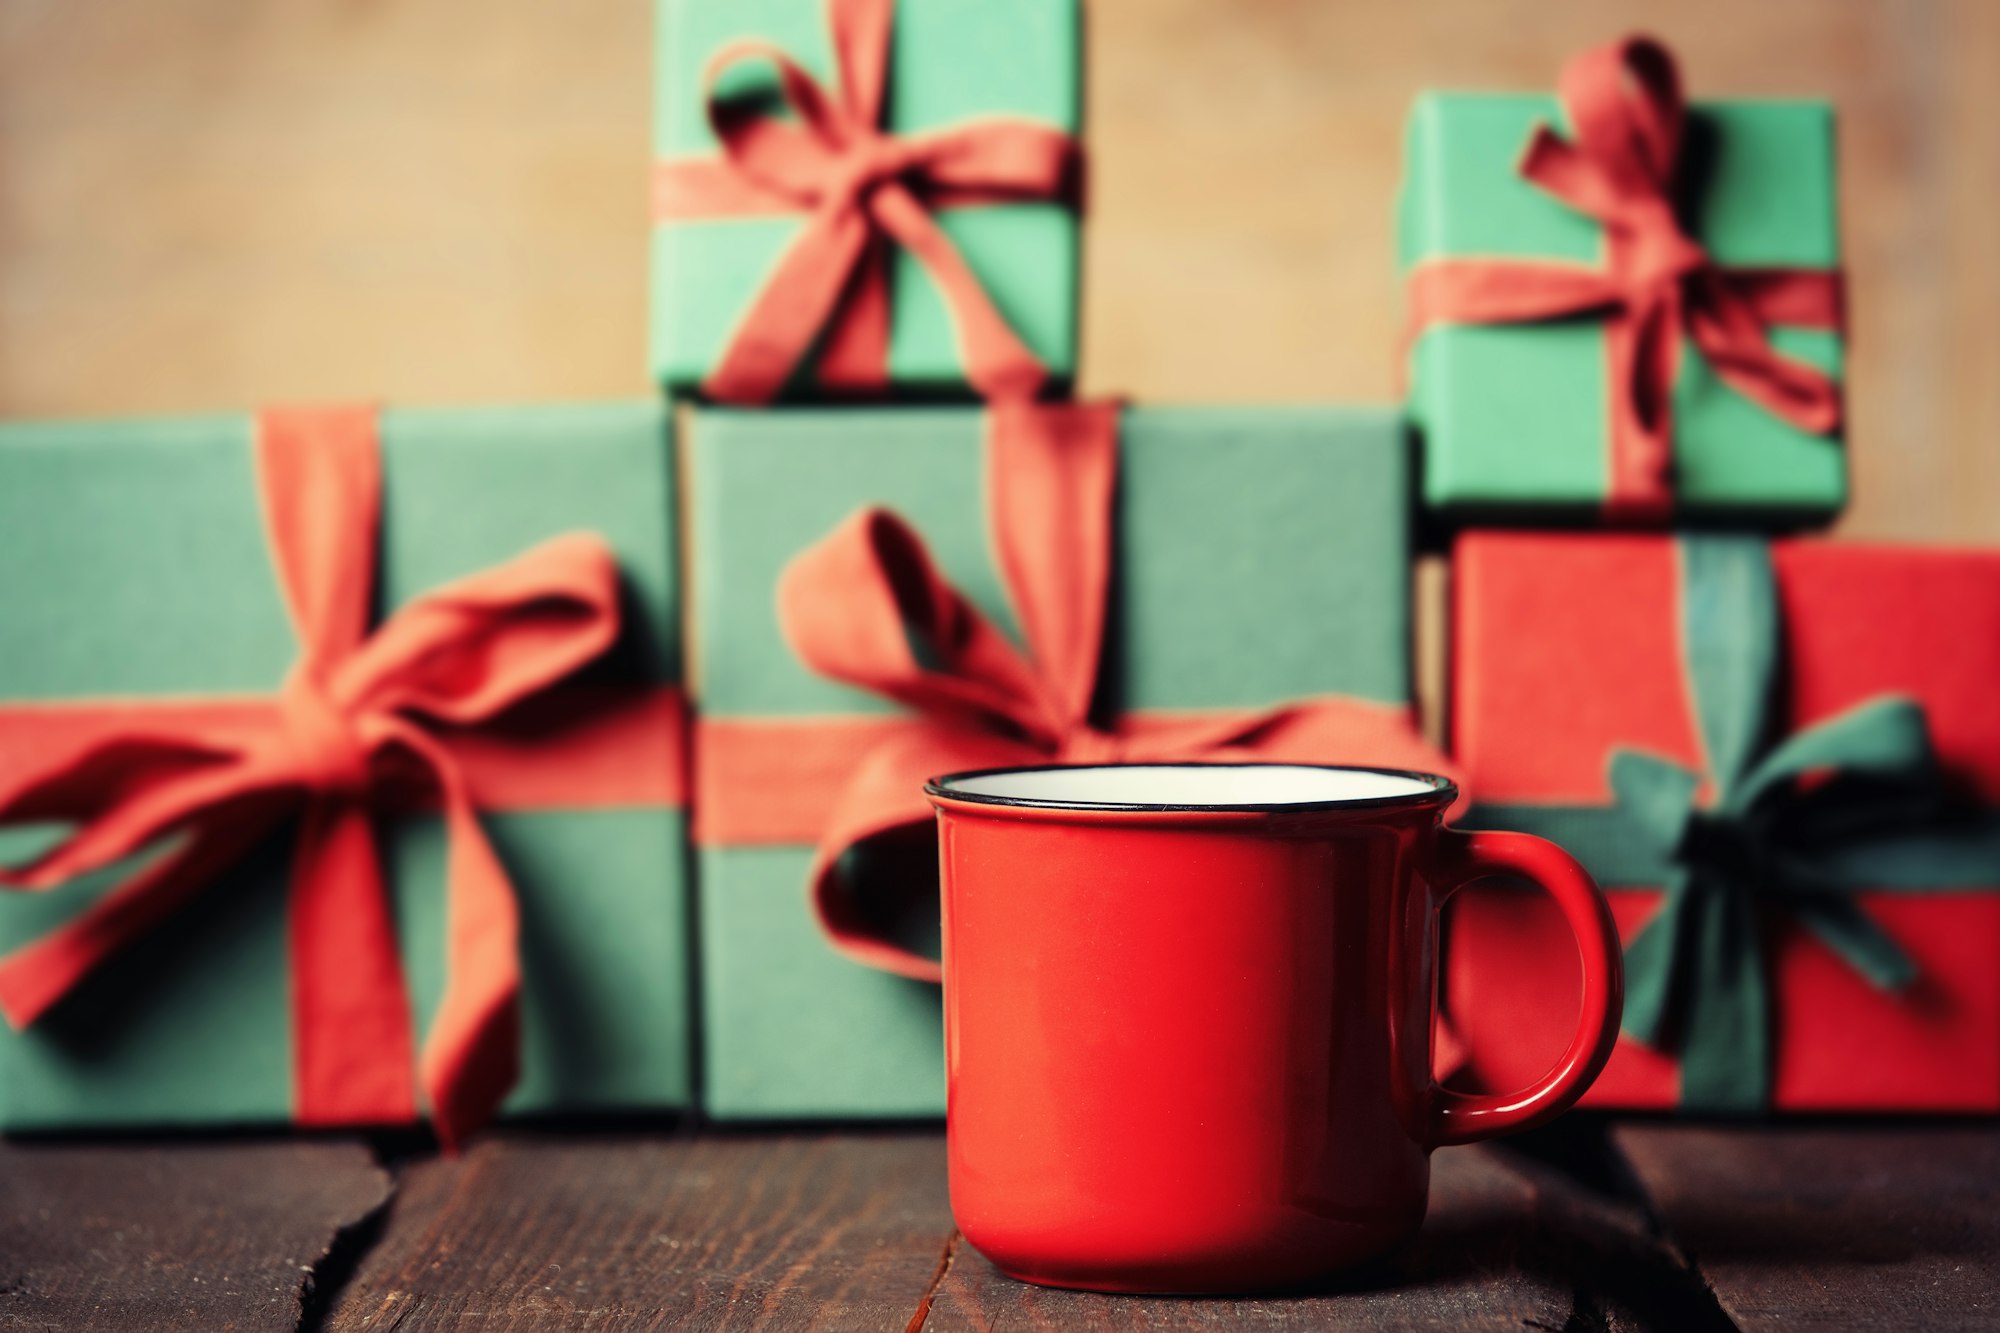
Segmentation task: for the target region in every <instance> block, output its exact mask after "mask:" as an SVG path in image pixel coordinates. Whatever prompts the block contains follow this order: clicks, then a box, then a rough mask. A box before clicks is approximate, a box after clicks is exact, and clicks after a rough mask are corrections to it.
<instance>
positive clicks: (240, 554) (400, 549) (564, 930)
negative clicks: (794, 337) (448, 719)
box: [0, 404, 692, 1131]
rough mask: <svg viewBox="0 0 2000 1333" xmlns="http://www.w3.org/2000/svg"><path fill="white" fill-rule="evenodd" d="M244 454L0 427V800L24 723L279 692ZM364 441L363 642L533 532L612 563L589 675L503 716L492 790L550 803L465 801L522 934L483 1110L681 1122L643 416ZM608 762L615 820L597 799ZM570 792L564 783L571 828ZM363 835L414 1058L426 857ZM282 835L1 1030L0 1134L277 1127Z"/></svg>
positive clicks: (11, 849)
mask: <svg viewBox="0 0 2000 1333" xmlns="http://www.w3.org/2000/svg"><path fill="white" fill-rule="evenodd" d="M257 429H258V427H257V426H256V424H255V423H254V422H253V421H252V419H250V418H247V417H240V416H238V417H229V416H221V417H211V418H198V419H186V420H161V421H131V422H107V423H62V424H16V425H9V426H5V427H0V571H4V573H0V623H4V624H5V625H6V626H7V630H6V641H7V645H8V648H7V651H6V652H5V653H0V789H5V788H7V787H8V786H9V785H10V784H13V783H18V782H19V781H20V780H21V779H22V775H23V769H24V766H25V764H26V762H27V756H28V755H30V754H31V753H32V751H33V744H34V737H35V733H36V724H37V723H38V722H41V723H46V722H48V721H49V720H50V719H52V718H53V719H55V720H58V721H60V720H61V719H62V718H63V717H65V716H73V715H74V714H75V713H76V711H77V710H79V709H83V710H89V709H93V708H96V707H98V706H99V705H101V704H105V703H106V702H107V701H108V702H109V703H110V704H112V705H115V706H125V707H131V708H134V709H136V710H138V712H137V717H138V718H139V719H140V725H141V726H142V727H143V726H144V725H145V721H146V719H149V718H151V717H153V716H155V715H156V714H157V715H160V716H171V715H172V714H173V710H175V709H183V708H188V707H202V706H206V704H208V703H211V702H215V701H221V704H220V705H219V706H225V707H226V706H227V705H228V703H229V701H231V700H236V701H239V702H242V703H243V706H244V707H246V708H250V709H255V708H258V707H262V706H265V701H267V700H269V699H271V698H272V697H273V696H274V694H275V692H276V691H278V690H279V688H280V684H281V682H283V681H285V680H286V679H287V675H288V672H289V671H291V669H292V664H293V663H294V661H295V660H296V659H298V658H299V654H300V652H301V644H300V638H299V635H298V632H296V631H295V630H294V627H293V624H292V622H291V620H290V619H288V616H287V611H286V605H285V601H284V597H283V593H282V589H281V586H280V583H279V580H278V578H277V577H276V575H275V573H274V566H273V559H274V555H273V545H272V533H271V530H270V529H269V528H268V527H267V523H269V522H276V521H277V520H276V519H275V518H273V517H271V516H270V515H267V514H265V513H264V512H262V504H260V492H259V486H260V469H259V458H260V455H257V454H255V453H254V452H253V438H254V436H255V433H256V431H257ZM374 429H375V438H376V439H377V440H378V441H379V457H380V460H381V490H380V504H381V514H380V538H379V543H378V545H377V547H376V550H377V575H376V579H375V585H374V599H375V611H374V614H373V617H372V618H371V620H370V624H371V625H374V624H378V623H381V622H382V621H384V620H386V619H387V618H388V617H389V616H391V615H393V614H395V613H396V612H397V611H398V609H399V608H404V607H406V606H407V605H408V604H409V603H411V602H412V600H413V599H418V598H420V597H423V596H424V595H426V594H428V593H431V592H432V591H433V590H435V589H437V588H438V587H439V586H440V585H443V584H447V583H449V582H451V581H454V580H462V579H464V578H465V576H468V575H471V574H473V573H474V572H475V571H483V570H487V569H489V568H490V567H493V566H496V565H499V564H500V563H501V562H506V561H512V560H514V559H515V558H516V557H518V556H520V555H521V554H522V553H523V552H525V551H528V550H529V548H532V547H535V546H536V545H537V544H538V543H542V542H544V541H545V540H546V539H549V538H552V537H555V536H557V535H558V534H563V533H574V532H578V531H582V532H587V533H590V534H594V535H595V537H596V538H598V539H599V540H601V542H602V543H603V544H604V546H605V547H608V549H609V551H610V553H611V554H612V555H613V556H614V557H615V560H616V575H615V579H616V586H617V594H616V596H617V599H618V602H619V619H618V634H617V638H616V640H615V641H614V642H612V643H611V646H610V648H609V650H608V651H606V652H604V653H603V654H602V655H600V656H598V657H596V659H595V660H593V661H591V662H590V664H589V665H588V666H587V667H586V668H584V669H583V670H582V671H581V672H579V673H577V674H576V676H575V678H574V679H573V680H572V679H565V680H564V681H563V682H561V687H560V689H568V690H571V691H572V693H571V694H569V695H567V696H564V698H567V699H568V700H569V703H567V704H566V703H565V702H564V698H558V697H556V696H557V695H558V694H560V689H555V690H551V691H549V692H548V697H547V698H543V699H531V700H529V701H528V702H527V703H526V704H524V705H522V706H521V712H519V713H514V712H510V713H507V714H503V715H502V718H501V723H502V724H506V723H507V720H508V719H510V718H512V719H516V722H515V723H513V724H509V725H516V726H524V727H525V730H520V731H517V732H514V733H510V734H512V735H513V740H512V741H509V742H506V744H512V745H515V746H517V747H520V748H519V750H518V751H517V752H516V753H515V756H514V760H515V762H514V764H513V767H514V768H515V769H516V770H519V769H521V768H522V767H524V764H523V763H522V762H521V761H522V760H523V758H525V767H526V768H528V769H530V770H534V769H540V770H541V771H540V772H539V773H536V772H530V774H529V777H530V778H531V779H532V780H533V783H532V784H531V785H538V787H539V788H540V789H549V788H551V787H553V788H555V789H556V790H557V793H558V794H557V796H556V797H555V799H553V800H551V801H549V802H548V803H547V805H546V806H543V804H542V803H541V802H540V801H539V800H527V799H513V800H507V799H503V800H499V801H496V802H489V801H487V800H485V799H483V798H481V797H480V796H479V795H478V794H477V793H478V792H480V790H481V787H480V782H481V781H482V778H481V777H480V776H479V775H477V774H475V775H474V776H473V777H472V779H471V783H472V787H473V790H474V791H475V797H474V800H475V804H477V805H479V806H480V807H481V811H480V813H481V818H480V824H481V826H482V827H483V828H484V830H485V833H486V835H487V837H488V839H489V840H490V842H491V843H492V845H493V847H494V849H495V850H496V852H497V854H498V858H499V860H500V861H501V862H502V864H503V866H504V868H505V871H506V873H507V875H508V877H509V878H510V879H511V881H512V884H513V887H514V891H515V896H516V899H517V901H518V905H519V915H520V932H519V939H520V946H519V953H520V967H521V972H522V983H521V1005H520V1019H521V1033H520V1043H519V1046H520V1061H521V1073H520V1077H519V1079H518V1082H517V1083H516V1084H515V1086H514V1087H513V1090H512V1093H511V1095H510V1096H508V1098H507V1100H506V1102H505V1106H504V1108H503V1109H504V1110H506V1111H508V1112H514V1113H522V1114H529V1113H550V1112H590V1113H613V1112H636V1111H641V1110H647V1111H651V1110H659V1109H663V1108H678V1107H683V1106H685V1105H687V1104H688V1102H689V1100H690V1083H691V1072H692V1067H691V1055H690V1051H691V1045H692V1043H691V1037H690V1033H691V1026H692V1024H691V1018H690V1009H691V981H690V977H689V964H688V949H687V941H686V912H687V903H686V899H687V888H686V873H685V864H686V859H687V858H686V850H685V848H686V839H685V830H684V817H683V812H682V810H681V809H680V808H678V807H679V806H680V805H681V804H683V802H681V801H679V800H678V799H676V798H677V790H676V789H677V787H678V784H679V782H680V778H679V776H678V764H679V753H680V752H679V748H678V747H679V743H680V727H679V723H678V718H679V716H680V700H679V691H678V681H679V679H680V659H681V653H680V646H679V587H678V571H677V567H676V550H675V539H674V520H673V517H672V516H673V513H674V495H673V485H674V480H673V458H672V449H671V443H670V439H669V435H668V430H667V422H666V418H665V414H664V411H663V409H662V408H660V407H658V406H656V405H653V404H629V405H619V404H611V405H590V406H563V407H538V408H529V409H480V410H416V409H412V410H395V411H388V412H384V413H381V414H380V416H379V418H377V420H376V425H375V428H374ZM266 481H267V482H268V477H267V478H266ZM536 704H545V705H547V706H546V707H544V708H543V709H542V710H541V711H540V712H539V713H536V712H534V709H533V705H536ZM571 704H575V705H578V706H579V707H580V708H581V710H582V711H577V710H575V709H572V708H571V707H570V705H571ZM591 708H597V709H599V710H600V711H598V712H595V713H592V712H590V709H591ZM606 709H608V710H609V711H602V710H606ZM592 717H594V718H595V719H596V720H595V721H594V722H593V721H590V720H589V719H590V718H592ZM522 719H525V721H522ZM607 728H609V729H607ZM504 730H505V726H501V727H499V728H498V729H497V730H495V731H494V732H493V733H492V734H493V735H494V736H496V737H497V736H498V735H499V734H500V733H501V731H504ZM491 743H493V744H501V742H499V741H497V740H496V741H493V742H491ZM470 757H471V756H470V755H469V754H468V758H470ZM607 763H609V765H610V766H611V767H613V768H617V769H619V770H621V771H622V772H624V773H625V774H626V777H625V778H623V779H621V781H628V782H630V783H631V784H632V785H633V791H632V792H631V793H629V794H621V792H622V788H619V787H618V784H616V783H613V784H612V785H611V786H610V787H607V786H606V785H605V782H604V781H603V780H602V774H603V772H604V771H605V766H606V764H607ZM572 765H577V766H580V767H581V768H582V769H585V770H590V771H588V772H582V773H581V774H580V775H579V776H578V777H577V784H578V786H579V787H580V788H581V789H583V790H581V791H579V792H578V793H576V799H575V800H573V801H572V800H571V799H570V796H571V794H572V793H571V782H570V777H571V774H570V772H569V767H570V766H572ZM655 769H658V770H659V771H658V772H654V771H653V770H655ZM487 771H491V768H490V765H489V769H488V770H487ZM592 772H595V773H596V774H597V775H598V776H597V778H593V777H592V776H591V773H592ZM516 781H517V784H518V781H519V778H518V774H517V777H516ZM368 808H369V810H370V812H371V815H372V818H371V824H372V827H373V829H374V831H375V837H376V840H377V845H378V847H379V859H380V863H381V866H382V870H383V878H384V881H385V883H386V885H387V887H388V890H389V896H390V898H391V900H392V904H393V924H394V932H395V935H396V943H397V949H398V952H399V953H400V958H401V965H402V970H403V977H404V983H405V985H406V987H407V990H408V994H409V999H410V1006H411V1008H412V1009H413V1010H414V1014H413V1017H414V1020H415V1027H416V1031H417V1033H418V1034H419V1035H421V1034H422V1033H424V1032H427V1031H429V1029H430V1025H431V1021H432V1018H433V1016H434V1015H435V1013H436V1011H437V1009H438V1005H439V1002H440V997H441V995H443V994H444V992H445V989H446V976H445V960H446V954H447V944H446V933H447V916H446V903H445V895H444V881H445V877H446V874H447V867H446V864H445V858H446V850H447V842H448V840H447V838H446V835H445V830H444V828H443V827H442V825H443V820H442V819H441V818H440V817H439V816H438V815H437V814H435V813H425V812H424V809H423V808H422V807H421V805H420V804H409V803H405V804H403V805H393V804H392V805H386V806H383V807H381V808H379V809H378V807H377V806H375V805H372V804H371V805H370V806H369V807H368ZM299 822H300V821H299V820H298V819H284V820H279V821H277V822H276V823H275V824H274V831H273V832H272V833H271V834H270V835H269V836H267V837H265V838H263V839H261V840H260V841H258V842H256V843H255V844H254V845H253V846H252V848H251V849H250V850H249V851H248V853H247V854H245V855H243V856H241V857H240V858H237V859H235V860H233V861H231V862H229V863H228V864H227V865H226V866H225V867H224V868H222V869H221V870H219V871H218V872H217V873H215V874H214V875H213V876H212V877H211V878H210V879H209V880H208V881H207V882H205V883H204V884H203V885H202V886H201V887H200V888H199V890H198V892H196V894H195V895H194V896H193V897H192V898H190V899H188V900H187V901H185V902H183V903H181V904H180V905H179V906H178V907H177V908H175V909H173V910H171V911H170V912H168V913H167V914H165V915H164V916H163V917H162V918H161V919H159V920H158V921H156V922H154V923H153V924H152V926H151V928H150V929H148V930H146V931H144V932H143V933H142V934H141V935H140V936H139V937H138V938H137V939H136V940H134V941H133V942H132V943H130V944H129V945H127V946H126V947H125V948H123V949H122V950H121V951H119V952H118V953H116V954H115V955H113V956H112V957H110V958H109V959H107V960H106V964H105V965H104V966H102V967H100V968H98V969H96V970H95V971H92V972H90V973H89V974H88V975H86V976H84V977H83V978H82V979H81V981H80V982H79V983H77V984H76V985H75V986H74V987H73V988H71V989H70V990H69V991H68V992H67V993H66V994H64V995H63V996H62V998H60V999H59V1000H57V1001H56V1002H55V1003H54V1005H53V1006H52V1007H51V1008H49V1009H48V1010H47V1011H46V1012H44V1013H43V1014H42V1015H41V1017H40V1018H39V1020H38V1021H36V1022H35V1023H33V1024H32V1025H30V1026H28V1027H27V1028H26V1029H25V1030H23V1031H19V1032H15V1031H11V1030H9V1031H4V1032H0V1126H4V1127H5V1128H7V1129H9V1130H17V1131H19V1130H44V1129H57V1128H64V1129H67V1128H80V1127H83V1128H92V1127H126V1126H192V1125H229V1124H260V1123H274V1122H284V1121H287V1120H291V1119H294V1118H304V1117H303V1116H302V1113H301V1109H300V1107H299V1106H298V1105H297V1104H295V1092H294V1073H295V1058H296V1055H297V1052H296V1051H295V1049H294V1042H295V1036H294V1026H293V1016H292V1007H293V1003H294V1001H295V999H296V995H295V992H296V991H297V989H298V988H299V979H298V977H297V976H296V975H294V973H293V969H292V967H291V966H290V964H291V960H292V955H291V954H290V953H289V952H288V926H287V918H288V894H289V893H290V883H291V880H292V876H293V873H294V869H293V866H292V864H291V861H292V857H291V849H292V845H293V843H294V841H295V839H296V838H297V837H298V836H300V835H299V832H298V826H299ZM62 832H63V831H62V830H60V829H50V828H47V827H36V826H33V825H26V826H22V825H17V826H15V827H11V828H7V829H0V861H3V862H5V863H8V864H15V865H19V864H20V863H22V862H24V861H27V860H29V859H30V858H31V857H32V856H33V855H35V854H36V852H37V851H38V850H39V849H41V848H43V847H45V846H46V845H48V844H49V843H50V842H51V841H52V840H53V839H54V838H56V837H59V836H61V834H62ZM454 855H456V852H454ZM135 864H136V861H127V862H126V863H123V864H114V865H112V866H109V867H107V868H104V869H101V870H97V871H93V872H92V873H90V874H88V875H85V876H82V877H81V878H79V879H78V880H77V881H75V882H71V883H68V884H64V885H62V886H60V887H59V888H57V889H56V890H55V891H52V892H47V893H6V894H0V949H4V950H8V951H16V950H20V949H22V948H23V947H24V946H28V945H30V944H32V943H33V942H35V941H37V940H42V939H44V938H46V937H47V936H48V934H49V932H51V931H54V930H58V929H60V928H62V927H64V926H65V925H66V924H73V923H75V922H76V921H77V920H79V919H80V917H81V915H82V914H83V913H85V912H86V911H87V910H90V909H92V908H93V905H94V904H97V903H98V902H99V901H100V900H101V899H104V898H105V896H106V895H107V893H108V892H109V891H110V890H111V889H112V888H113V886H114V885H115V884H117V883H119V882H121V881H123V880H124V879H125V878H126V876H127V875H128V874H129V873H130V872H131V871H132V870H133V868H134V865H135ZM294 910H295V908H294Z"/></svg>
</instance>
